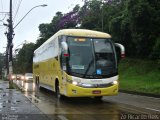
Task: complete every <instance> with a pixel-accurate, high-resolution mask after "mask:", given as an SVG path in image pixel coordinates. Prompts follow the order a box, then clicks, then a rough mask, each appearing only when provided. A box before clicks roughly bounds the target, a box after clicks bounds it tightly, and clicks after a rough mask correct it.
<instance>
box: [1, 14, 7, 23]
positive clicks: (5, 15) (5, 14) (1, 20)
mask: <svg viewBox="0 0 160 120" xmlns="http://www.w3.org/2000/svg"><path fill="white" fill-rule="evenodd" d="M5 18H6V14H5V16H4V17H3V18H2V19H1V20H0V22H3V20H4V19H5Z"/></svg>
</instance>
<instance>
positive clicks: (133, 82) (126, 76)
mask: <svg viewBox="0 0 160 120" xmlns="http://www.w3.org/2000/svg"><path fill="white" fill-rule="evenodd" d="M159 73H160V69H159V67H158V65H157V62H156V61H151V60H142V59H131V58H126V59H125V60H122V61H121V62H120V64H119V74H120V89H123V90H127V91H137V92H143V93H152V94H160V82H159V80H160V74H159Z"/></svg>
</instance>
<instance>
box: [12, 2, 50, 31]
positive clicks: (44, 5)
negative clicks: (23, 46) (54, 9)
mask: <svg viewBox="0 0 160 120" xmlns="http://www.w3.org/2000/svg"><path fill="white" fill-rule="evenodd" d="M46 6H47V5H46V4H43V5H37V6H34V7H33V8H32V9H30V10H29V11H28V12H27V13H26V14H25V15H24V16H23V17H22V19H21V20H20V21H19V22H18V23H17V24H16V25H15V26H14V27H13V29H15V28H16V27H17V26H18V25H19V23H20V22H21V21H22V20H23V19H24V18H25V17H26V16H27V15H28V14H29V13H30V12H31V11H32V10H33V9H34V8H37V7H46Z"/></svg>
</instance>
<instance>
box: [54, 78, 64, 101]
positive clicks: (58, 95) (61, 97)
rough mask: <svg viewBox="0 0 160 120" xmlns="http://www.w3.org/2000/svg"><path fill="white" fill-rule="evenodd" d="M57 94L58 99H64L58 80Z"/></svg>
mask: <svg viewBox="0 0 160 120" xmlns="http://www.w3.org/2000/svg"><path fill="white" fill-rule="evenodd" d="M55 93H56V98H58V99H63V95H61V94H60V90H59V82H58V80H56V89H55Z"/></svg>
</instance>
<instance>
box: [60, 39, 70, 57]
mask: <svg viewBox="0 0 160 120" xmlns="http://www.w3.org/2000/svg"><path fill="white" fill-rule="evenodd" d="M61 46H62V54H63V56H64V57H68V56H69V53H68V45H67V43H66V42H61Z"/></svg>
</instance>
